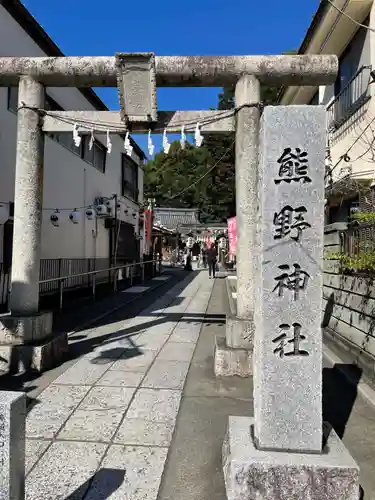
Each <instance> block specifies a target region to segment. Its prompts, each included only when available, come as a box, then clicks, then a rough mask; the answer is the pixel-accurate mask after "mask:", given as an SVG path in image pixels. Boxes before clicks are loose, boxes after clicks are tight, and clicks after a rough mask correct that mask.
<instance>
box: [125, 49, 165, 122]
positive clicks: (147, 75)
mask: <svg viewBox="0 0 375 500" xmlns="http://www.w3.org/2000/svg"><path fill="white" fill-rule="evenodd" d="M116 71H117V85H118V91H119V101H120V114H121V119H122V120H123V121H124V122H130V123H131V122H133V123H145V122H148V123H150V122H156V121H157V105H156V70H155V55H154V54H153V53H151V52H145V53H143V52H136V53H117V54H116Z"/></svg>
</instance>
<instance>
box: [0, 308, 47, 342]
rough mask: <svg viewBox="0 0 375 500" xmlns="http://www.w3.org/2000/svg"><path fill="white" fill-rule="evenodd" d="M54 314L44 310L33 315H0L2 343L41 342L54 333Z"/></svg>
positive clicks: (0, 340)
mask: <svg viewBox="0 0 375 500" xmlns="http://www.w3.org/2000/svg"><path fill="white" fill-rule="evenodd" d="M52 325H53V314H52V312H42V313H37V314H33V315H32V316H15V315H12V314H11V313H9V314H1V315H0V345H4V344H5V345H22V344H28V343H30V342H39V341H41V340H43V339H45V338H47V337H49V336H50V335H51V333H52Z"/></svg>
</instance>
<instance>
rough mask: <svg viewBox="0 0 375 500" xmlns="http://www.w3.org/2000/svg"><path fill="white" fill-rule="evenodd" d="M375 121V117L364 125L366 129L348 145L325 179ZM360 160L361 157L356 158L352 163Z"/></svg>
mask: <svg viewBox="0 0 375 500" xmlns="http://www.w3.org/2000/svg"><path fill="white" fill-rule="evenodd" d="M374 121H375V116H373V117H372V119H371V120H370V122H369V123H368V124H367V125H366V127H365V128H364V129H363V130H362V132H361V133H360V134H359V136H358V137H356V139H355V141H354V142H353V143H352V144H351V145H350V147H349V148H348V149H347V150H346V152H345V153H344V154H343V155H341V156H340V158H339V159H338V161H337V162H336V163H335V165H334V166H333V167H332V168H331V170H330V171H329V172H328V173H327V174H326V177H328V176H329V175H331V174H332V172H333V171H334V170H335V169H336V168H337V167H338V166H339V164H340V163H341V162H342V160H344V159H345V157H347V156H348V154H349V153H350V151H351V150H352V149H353V148H354V146H355V145H356V144H357V142H358V141H359V140H360V139H361V137H362V135H363V134H364V133H365V132H366V130H367V129H368V128H369V127H370V126H371V125H372V123H373V122H374ZM360 158H361V155H360V156H359V157H358V158H356V159H355V160H353V161H357V160H359V159H360Z"/></svg>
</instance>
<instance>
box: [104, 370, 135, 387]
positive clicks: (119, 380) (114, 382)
mask: <svg viewBox="0 0 375 500" xmlns="http://www.w3.org/2000/svg"><path fill="white" fill-rule="evenodd" d="M143 377H144V373H142V372H128V371H126V372H125V371H122V370H108V371H107V372H106V373H105V374H104V375H103V376H102V378H100V379H99V380H98V381H97V383H96V385H97V386H109V387H138V386H139V384H140V383H141V381H142V379H143Z"/></svg>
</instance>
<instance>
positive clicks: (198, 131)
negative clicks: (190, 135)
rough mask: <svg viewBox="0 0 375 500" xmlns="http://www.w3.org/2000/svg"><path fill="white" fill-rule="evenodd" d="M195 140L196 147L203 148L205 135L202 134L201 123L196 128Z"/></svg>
mask: <svg viewBox="0 0 375 500" xmlns="http://www.w3.org/2000/svg"><path fill="white" fill-rule="evenodd" d="M194 139H195V145H196V147H197V148H200V147H201V146H202V142H203V135H202V134H201V129H200V125H199V122H198V123H197V126H196V127H195V134H194Z"/></svg>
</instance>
